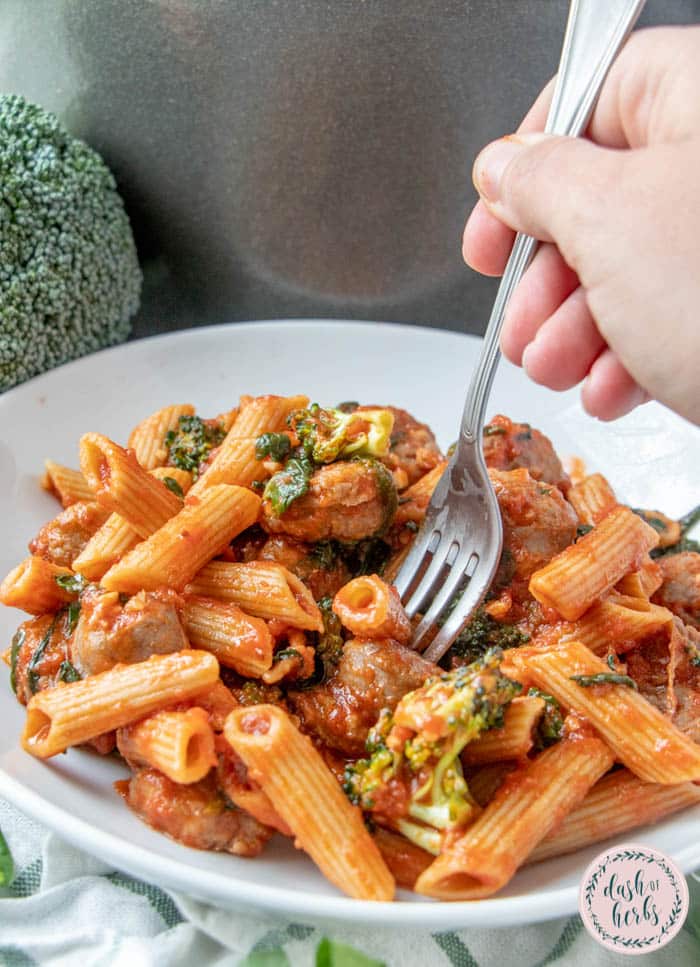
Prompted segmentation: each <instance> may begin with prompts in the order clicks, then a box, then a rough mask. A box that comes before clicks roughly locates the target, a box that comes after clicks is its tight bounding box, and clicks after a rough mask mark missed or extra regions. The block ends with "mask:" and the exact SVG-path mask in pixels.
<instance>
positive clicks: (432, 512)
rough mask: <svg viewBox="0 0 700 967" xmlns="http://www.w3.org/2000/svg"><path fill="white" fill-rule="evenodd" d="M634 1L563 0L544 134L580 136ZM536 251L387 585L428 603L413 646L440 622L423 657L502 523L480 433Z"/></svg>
mask: <svg viewBox="0 0 700 967" xmlns="http://www.w3.org/2000/svg"><path fill="white" fill-rule="evenodd" d="M644 3H645V0H603V2H601V0H572V3H571V6H570V10H569V19H568V22H567V25H566V33H565V36H564V45H563V47H562V54H561V60H560V63H559V72H558V75H557V81H556V86H555V89H554V96H553V100H552V106H551V108H550V111H549V116H548V118H547V124H546V126H545V131H546V132H547V133H548V134H560V135H570V136H574V137H575V136H577V135H579V134H581V132H582V131H583V130H584V129H585V127H586V125H587V124H588V121H589V118H590V116H591V113H592V111H593V107H594V105H595V102H596V99H597V97H598V94H599V93H600V89H601V87H602V85H603V81H604V80H605V77H606V74H607V72H608V70H609V69H610V65H611V64H612V62H613V60H614V59H615V57H616V55H617V53H618V51H619V50H620V48H621V47H622V45H623V44H624V42H625V40H626V39H627V37H628V35H629V33H630V31H631V30H632V28H633V26H634V24H635V22H636V20H637V17H638V16H639V14H640V13H641V11H642V8H643V7H644ZM536 246H537V242H536V240H535V239H533V238H530V237H529V236H527V235H522V234H518V235H517V236H516V239H515V243H514V245H513V249H512V252H511V254H510V258H509V259H508V264H507V265H506V269H505V272H504V274H503V278H502V280H501V284H500V286H499V289H498V294H497V296H496V301H495V304H494V307H493V311H492V312H491V318H490V319H489V324H488V327H487V329H486V334H485V336H484V342H483V347H482V350H481V356H480V358H479V361H478V363H477V366H476V370H475V371H474V374H473V376H472V380H471V383H470V384H469V389H468V391H467V399H466V403H465V406H464V413H463V415H462V425H461V428H460V433H459V438H458V441H457V446H456V449H455V452H454V454H453V456H452V459H451V460H450V463H449V465H448V467H447V469H446V470H445V473H444V474H443V475H442V477H441V478H440V481H439V482H438V485H437V487H436V488H435V492H434V493H433V497H432V499H431V501H430V504H429V506H428V510H427V513H426V517H425V521H424V523H423V526H422V527H421V529H420V531H419V533H418V535H417V537H416V540H415V542H414V544H413V547H412V548H411V550H410V552H409V554H408V556H407V557H406V560H405V561H404V563H403V565H402V566H401V569H400V571H399V573H398V575H397V577H396V581H395V583H396V587H397V589H398V592H399V594H400V596H401V599H402V601H403V602H404V607H405V608H406V612H407V613H408V615H409V617H411V618H413V617H414V616H415V615H416V614H417V613H418V612H419V611H421V610H422V609H423V608H424V606H425V605H426V603H429V602H430V604H429V607H428V610H427V611H426V612H425V614H424V615H423V617H422V618H421V620H420V622H419V623H418V625H417V627H416V628H415V631H414V634H413V642H412V644H413V646H414V647H415V648H420V647H421V645H422V644H423V643H424V641H425V638H426V635H427V634H428V632H429V631H430V629H432V628H434V627H435V626H436V624H437V625H441V627H440V630H439V631H438V633H437V634H436V635H435V637H434V638H433V640H432V641H431V642H430V645H429V647H428V648H427V649H426V651H425V657H426V658H428V659H430V660H432V661H438V660H439V659H440V658H441V657H442V656H443V655H444V654H445V652H446V651H447V649H448V648H449V646H450V645H451V643H452V641H453V640H454V639H455V637H456V636H457V635H458V634H459V632H460V630H461V629H462V627H463V626H464V624H465V623H466V622H467V620H468V619H469V617H470V616H471V614H472V613H473V611H474V610H475V609H476V608H477V607H478V606H479V604H480V603H481V601H482V600H483V597H484V595H485V594H486V592H487V590H488V588H489V586H490V584H491V582H492V580H493V578H494V576H495V574H496V570H497V568H498V563H499V560H500V557H501V551H502V548H503V526H502V523H501V514H500V511H499V508H498V502H497V500H496V495H495V493H494V491H493V487H492V485H491V481H490V480H489V476H488V473H487V471H486V464H485V462H484V452H483V445H482V432H481V431H482V426H483V422H484V415H485V410H486V403H487V401H488V397H489V393H490V392H491V385H492V383H493V377H494V375H495V372H496V367H497V365H498V360H499V349H498V339H499V336H500V333H501V327H502V325H503V317H504V315H505V309H506V306H507V305H508V300H509V299H510V297H511V294H512V293H513V291H514V289H515V287H516V286H517V284H518V282H519V281H520V279H521V278H522V275H523V272H524V271H525V269H526V268H527V266H528V265H529V263H530V261H531V259H532V256H533V255H534V252H535V248H536ZM460 591H461V592H462V593H461V595H460V596H459V598H457V599H455V596H456V595H457V594H458V593H459V592H460ZM431 599H432V600H431Z"/></svg>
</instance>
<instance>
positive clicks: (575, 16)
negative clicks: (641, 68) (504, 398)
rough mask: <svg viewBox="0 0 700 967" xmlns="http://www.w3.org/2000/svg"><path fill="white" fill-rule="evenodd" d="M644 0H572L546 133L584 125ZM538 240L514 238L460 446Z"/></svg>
mask: <svg viewBox="0 0 700 967" xmlns="http://www.w3.org/2000/svg"><path fill="white" fill-rule="evenodd" d="M645 2H646V0H606V2H605V3H601V2H600V0H571V6H570V8H569V19H568V21H567V24H566V33H565V36H564V45H563V47H562V53H561V60H560V62H559V71H558V73H557V81H556V86H555V88H554V96H553V98H552V104H551V107H550V109H549V115H548V117H547V123H546V125H545V133H546V134H558V135H568V136H569V137H577V136H578V135H579V134H581V132H582V131H583V130H584V129H585V127H586V125H587V124H588V121H589V119H590V116H591V114H592V113H593V108H594V106H595V102H596V100H597V98H598V95H599V94H600V90H601V88H602V86H603V81H604V80H605V77H606V75H607V73H608V71H609V70H610V66H611V64H612V62H613V60H614V59H615V57H616V55H617V53H618V51H619V50H620V48H621V47H622V45H623V44H624V42H625V40H626V39H627V37H628V36H629V34H630V31H631V30H632V28H633V27H634V24H635V22H636V20H637V18H638V17H639V14H640V13H641V12H642V8H643V7H644V4H645ZM537 244H538V243H537V240H536V239H534V238H531V237H530V236H529V235H523V234H522V233H521V232H518V234H517V235H516V237H515V242H514V244H513V248H512V251H511V253H510V258H509V259H508V263H507V265H506V268H505V272H504V273H503V278H502V279H501V284H500V286H499V288H498V293H497V295H496V301H495V302H494V306H493V310H492V311H491V316H490V318H489V323H488V326H487V327H486V333H485V334H484V341H483V345H482V350H481V356H480V357H479V361H478V363H477V366H476V369H475V371H474V374H473V376H472V379H471V382H470V384H469V389H468V391H467V399H466V402H465V404H464V413H463V415H462V426H461V431H460V444H461V443H465V444H473V443H474V442H476V441H478V440H480V439H481V436H480V434H481V427H482V425H483V423H484V416H485V411H486V403H487V401H488V398H489V394H490V392H491V386H492V384H493V378H494V376H495V374H496V367H497V366H498V360H499V358H500V351H499V348H498V341H499V337H500V335H501V329H502V328H503V319H504V317H505V311H506V307H507V305H508V302H509V300H510V297H511V295H512V294H513V291H514V290H515V288H516V286H517V285H518V283H519V282H520V280H521V278H522V276H523V273H524V272H525V269H526V268H527V267H528V265H529V264H530V261H531V260H532V256H533V255H534V253H535V249H536V247H537Z"/></svg>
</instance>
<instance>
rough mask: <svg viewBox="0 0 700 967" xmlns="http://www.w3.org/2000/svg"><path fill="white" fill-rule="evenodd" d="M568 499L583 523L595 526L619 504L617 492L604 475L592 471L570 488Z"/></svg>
mask: <svg viewBox="0 0 700 967" xmlns="http://www.w3.org/2000/svg"><path fill="white" fill-rule="evenodd" d="M566 499H567V500H568V501H569V503H570V504H571V505H572V507H573V508H574V510H575V511H576V513H577V514H578V519H579V520H580V521H581V523H582V524H588V525H589V526H591V527H594V526H595V525H596V524H599V523H600V522H601V520H602V519H603V518H604V517H606V516H607V514H609V513H610V511H611V510H614V509H615V508H616V507H617V506H618V502H617V498H616V497H615V493H614V491H613V489H612V487H611V486H610V484H609V483H608V481H607V480H606V479H605V477H604V476H603V475H602V473H592V474H590V475H589V476H587V477H584V478H583V480H581V481H580V482H579V483H576V484H573V486H572V487H570V488H569V492H568V493H567V495H566Z"/></svg>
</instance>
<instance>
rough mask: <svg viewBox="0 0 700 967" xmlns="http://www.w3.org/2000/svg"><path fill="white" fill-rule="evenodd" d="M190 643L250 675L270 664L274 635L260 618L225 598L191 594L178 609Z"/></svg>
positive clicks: (257, 674) (222, 662) (268, 666)
mask: <svg viewBox="0 0 700 967" xmlns="http://www.w3.org/2000/svg"><path fill="white" fill-rule="evenodd" d="M181 620H182V624H183V626H184V628H185V632H186V634H187V637H188V638H189V641H190V644H191V645H192V646H193V647H195V648H203V649H205V650H206V651H211V652H212V653H213V654H214V655H216V657H217V659H218V661H219V663H220V664H222V665H225V666H226V667H227V668H233V669H235V671H237V672H238V673H239V675H246V676H248V677H249V678H260V676H261V675H262V674H263V673H264V672H266V671H267V670H268V669H269V668H271V667H272V654H273V651H274V646H275V643H274V639H273V637H272V635H271V634H270V630H269V628H268V627H267V625H266V624H265V622H264V621H263V620H262V619H261V618H253V617H251V616H250V615H248V614H246V613H245V612H244V611H241V609H240V608H239V607H237V606H236V605H235V604H231V603H230V602H228V601H216V600H214V599H213V598H202V597H197V596H190V597H188V598H186V600H185V605H184V607H183V609H182V613H181Z"/></svg>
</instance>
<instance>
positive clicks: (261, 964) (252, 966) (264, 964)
mask: <svg viewBox="0 0 700 967" xmlns="http://www.w3.org/2000/svg"><path fill="white" fill-rule="evenodd" d="M238 967H289V957H287V955H286V954H285V952H284V950H282V948H281V947H278V948H277V949H276V950H254V951H253V952H252V953H250V954H248V956H247V957H246V959H245V960H242V961H241V962H240V964H239V965H238Z"/></svg>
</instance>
